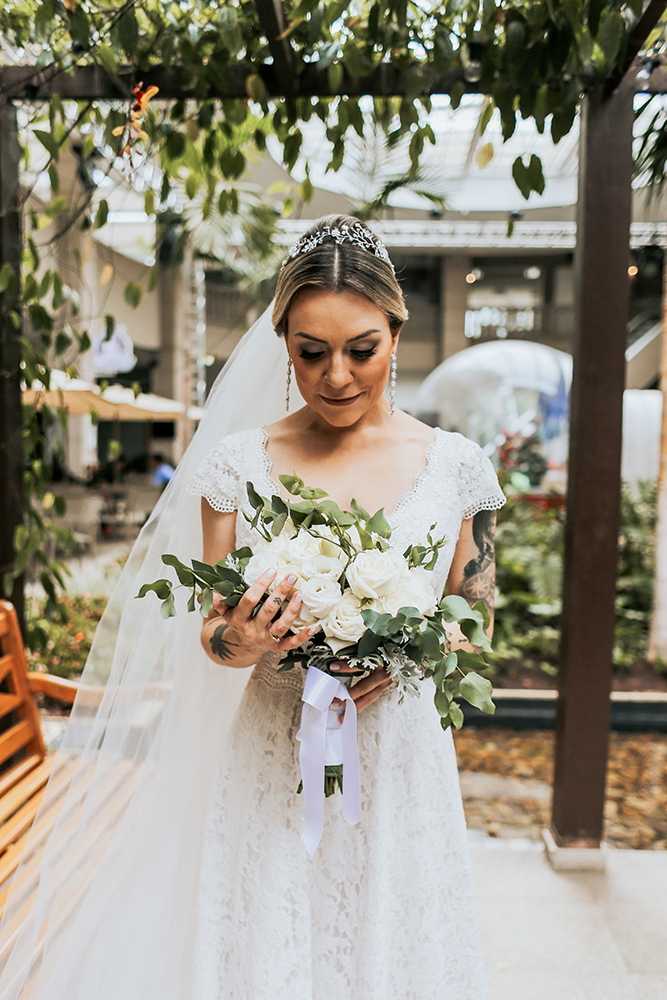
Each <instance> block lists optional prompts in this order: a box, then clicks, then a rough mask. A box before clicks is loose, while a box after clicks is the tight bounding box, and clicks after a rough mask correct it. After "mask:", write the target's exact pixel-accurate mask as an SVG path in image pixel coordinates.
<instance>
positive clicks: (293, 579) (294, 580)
mask: <svg viewBox="0 0 667 1000" xmlns="http://www.w3.org/2000/svg"><path fill="white" fill-rule="evenodd" d="M287 583H289V585H290V586H292V584H293V583H296V577H295V575H294V573H290V575H289V576H288V577H287Z"/></svg>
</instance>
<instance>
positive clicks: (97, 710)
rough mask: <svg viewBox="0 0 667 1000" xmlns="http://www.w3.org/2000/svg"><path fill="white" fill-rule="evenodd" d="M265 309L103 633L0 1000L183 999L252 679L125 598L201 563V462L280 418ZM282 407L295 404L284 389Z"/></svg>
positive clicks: (13, 933)
mask: <svg viewBox="0 0 667 1000" xmlns="http://www.w3.org/2000/svg"><path fill="white" fill-rule="evenodd" d="M271 308H272V307H269V309H267V310H266V312H265V313H264V314H263V315H262V316H261V317H260V318H259V320H258V321H257V322H256V323H255V324H254V326H252V327H251V329H250V330H249V331H248V332H247V333H246V335H245V336H244V337H243V339H242V340H241V342H240V344H239V346H238V347H237V349H236V350H235V352H234V353H233V355H232V357H231V358H230V360H229V362H228V363H227V364H226V365H225V367H224V369H223V371H222V373H221V375H220V377H219V378H218V380H217V382H216V383H215V386H214V387H213V390H212V392H211V394H210V397H209V400H208V403H207V406H206V409H205V413H204V417H203V419H202V421H201V424H200V426H199V429H198V430H197V433H196V435H195V437H194V439H193V441H192V443H191V444H190V446H189V448H188V449H187V451H186V453H185V455H184V457H183V459H182V460H181V462H180V463H179V466H178V468H177V470H176V474H175V476H174V477H173V479H172V481H171V483H170V484H169V486H168V487H167V489H166V490H165V492H164V493H163V494H162V496H161V497H160V500H159V502H158V504H157V506H156V508H155V510H154V511H153V513H152V515H151V517H150V519H149V520H148V522H147V524H146V525H145V526H144V528H143V529H142V531H141V534H140V535H139V538H138V539H137V542H136V543H135V545H134V547H133V549H132V552H131V555H130V557H129V560H128V562H127V565H126V566H125V568H124V571H123V573H122V576H121V578H120V580H119V582H118V585H117V587H116V588H115V590H114V593H113V595H112V597H111V600H110V602H109V605H108V607H107V610H106V611H105V614H104V616H103V618H102V621H101V622H100V625H99V627H98V630H97V634H96V637H95V641H94V643H93V647H92V650H91V653H90V657H89V659H88V662H87V665H86V668H85V671H84V674H83V677H82V679H81V690H80V692H79V694H78V697H77V700H76V703H75V705H74V708H73V711H72V715H71V718H70V721H69V724H68V726H67V729H66V732H65V736H64V739H63V743H62V747H61V749H60V750H59V751H58V756H57V760H56V763H55V767H54V770H53V774H52V777H51V779H50V781H49V784H48V786H47V789H46V793H45V796H44V799H43V800H42V804H41V806H40V810H39V813H38V815H37V818H36V821H35V823H34V825H33V828H32V832H31V834H30V837H29V840H28V843H27V845H26V848H25V850H24V854H23V857H22V861H21V865H20V866H19V869H18V871H17V873H16V875H15V877H14V881H13V883H12V887H11V889H10V895H9V898H8V902H7V907H6V910H5V915H4V917H3V921H2V924H1V925H0V948H1V951H0V963H1V964H0V1000H18V998H19V997H21V998H22V1000H91V998H92V997H95V1000H121V998H122V1000H186V998H189V997H190V990H191V979H192V963H193V945H194V942H193V938H194V925H195V901H196V893H197V886H198V877H199V866H200V856H201V844H202V837H203V829H204V822H205V816H206V805H207V801H208V797H209V792H210V788H211V783H212V780H213V774H214V768H215V766H216V764H217V763H218V761H219V759H220V757H221V755H222V754H224V747H225V739H226V737H227V734H228V729H229V724H230V722H231V719H232V717H233V715H234V712H235V710H236V707H237V705H238V702H239V700H240V697H241V694H242V691H243V689H244V687H245V683H246V681H247V679H248V676H249V673H250V670H251V668H248V669H247V670H231V669H224V668H221V667H219V666H216V665H215V664H213V663H212V662H211V661H210V660H209V659H208V658H207V657H206V655H205V653H204V651H203V649H202V647H201V644H200V641H199V630H200V618H199V615H192V614H190V615H188V614H185V613H184V612H185V600H183V601H182V603H181V607H180V608H179V614H178V616H177V617H176V618H172V619H170V620H169V621H165V620H163V619H162V618H161V616H160V611H159V602H158V600H157V599H156V598H155V597H154V596H153V595H149V596H148V597H147V598H145V599H143V600H134V598H135V596H136V594H137V592H138V590H139V588H140V586H141V584H142V583H144V582H147V581H150V580H154V579H157V578H159V577H162V576H168V575H169V573H170V571H169V570H167V568H166V567H165V566H164V565H163V564H162V562H161V556H162V554H163V553H165V552H173V553H176V554H177V555H178V556H179V557H180V558H181V559H183V560H185V561H189V559H190V558H192V557H193V556H194V557H199V556H200V553H201V547H202V532H201V518H200V512H199V511H200V499H199V497H195V496H193V495H191V494H190V493H188V492H187V490H186V486H187V484H188V483H189V481H190V480H191V479H192V477H193V475H194V473H195V472H196V470H197V468H198V467H199V465H200V463H201V462H202V460H203V458H204V457H205V455H206V454H207V453H208V452H209V451H210V449H211V448H212V447H213V446H214V445H215V444H216V442H217V441H219V440H220V438H222V437H224V436H226V435H228V434H232V433H234V432H236V431H240V430H244V429H247V428H250V427H256V426H259V425H264V424H267V423H271V422H274V421H275V420H277V419H279V418H280V417H281V416H283V415H284V413H285V384H286V377H287V352H286V350H285V345H284V343H283V341H282V340H281V339H280V338H278V337H277V336H276V334H275V332H274V329H273V326H272V324H271V319H270V317H271ZM291 397H292V399H291V408H293V409H297V408H298V407H299V406H301V405H303V400H301V398H300V397H299V394H298V391H297V389H296V387H295V386H294V385H293V386H292V391H291ZM56 814H57V820H56V823H55V826H53V829H52V831H51V832H50V834H48V835H47V834H45V833H43V831H44V830H50V829H51V826H52V824H51V818H52V817H53V816H54V815H56ZM36 871H38V872H39V884H38V889H37V893H36V895H34V892H33V890H34V885H35V878H36V875H35V872H36ZM31 899H32V901H31Z"/></svg>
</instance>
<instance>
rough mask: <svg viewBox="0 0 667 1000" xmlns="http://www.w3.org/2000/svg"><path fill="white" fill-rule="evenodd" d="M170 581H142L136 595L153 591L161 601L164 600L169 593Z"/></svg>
mask: <svg viewBox="0 0 667 1000" xmlns="http://www.w3.org/2000/svg"><path fill="white" fill-rule="evenodd" d="M171 589H172V583H171V581H170V580H155V581H154V582H153V583H144V584H143V586H142V587H141V589H140V590H139V593H138V594H137V597H145V596H146V594H148V593H150V592H151V591H153V593H155V594H157V596H158V597H159V598H160V600H161V601H164V600H166V599H167V598H168V597H169V595H170V594H171Z"/></svg>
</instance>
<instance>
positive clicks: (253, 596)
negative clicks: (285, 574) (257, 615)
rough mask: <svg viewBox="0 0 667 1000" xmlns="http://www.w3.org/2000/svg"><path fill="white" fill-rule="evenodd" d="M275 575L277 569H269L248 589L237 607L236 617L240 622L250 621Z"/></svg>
mask: <svg viewBox="0 0 667 1000" xmlns="http://www.w3.org/2000/svg"><path fill="white" fill-rule="evenodd" d="M275 575H276V571H275V569H267V571H266V572H265V573H262V575H261V576H258V577H257V579H256V580H255V582H254V583H253V584H252V585H251V586H250V587H248V589H247V590H246V592H245V594H244V595H243V597H242V598H241V600H240V601H239V603H238V604H237V605H236V615H235V617H236V618H238V620H239V621H240V622H247V621H249V620H250V618H251V617H252V613H253V611H254V610H255V608H256V607H257V604H258V602H259V600H260V599H261V598H262V596H263V595H264V594H265V593H266V589H267V587H268V586H269V584H270V583H271V581H272V580H273V578H274V576H275Z"/></svg>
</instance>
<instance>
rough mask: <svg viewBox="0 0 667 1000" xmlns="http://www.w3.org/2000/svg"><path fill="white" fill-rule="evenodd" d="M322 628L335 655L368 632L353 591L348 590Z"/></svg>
mask: <svg viewBox="0 0 667 1000" xmlns="http://www.w3.org/2000/svg"><path fill="white" fill-rule="evenodd" d="M322 627H323V628H324V634H325V636H326V641H327V643H328V644H329V646H331V648H332V649H333V651H334V653H337V652H338V650H339V649H342V648H343V646H349V645H350V644H351V643H353V642H357V640H359V639H360V638H361V636H362V635H363V634H364V632H365V631H366V626H365V625H364V620H363V618H362V617H361V601H360V600H359V598H358V597H356V596H355V594H353V593H352V591H351V590H346V591H345V593H344V594H343V596H342V597H341V599H340V601H339V602H338V604H337V605H336V607H335V608H334V609H333V610H332V611H331V612H330V613H329V614H328V615H327V617H326V618H325V619H324V620H323V621H322Z"/></svg>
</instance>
